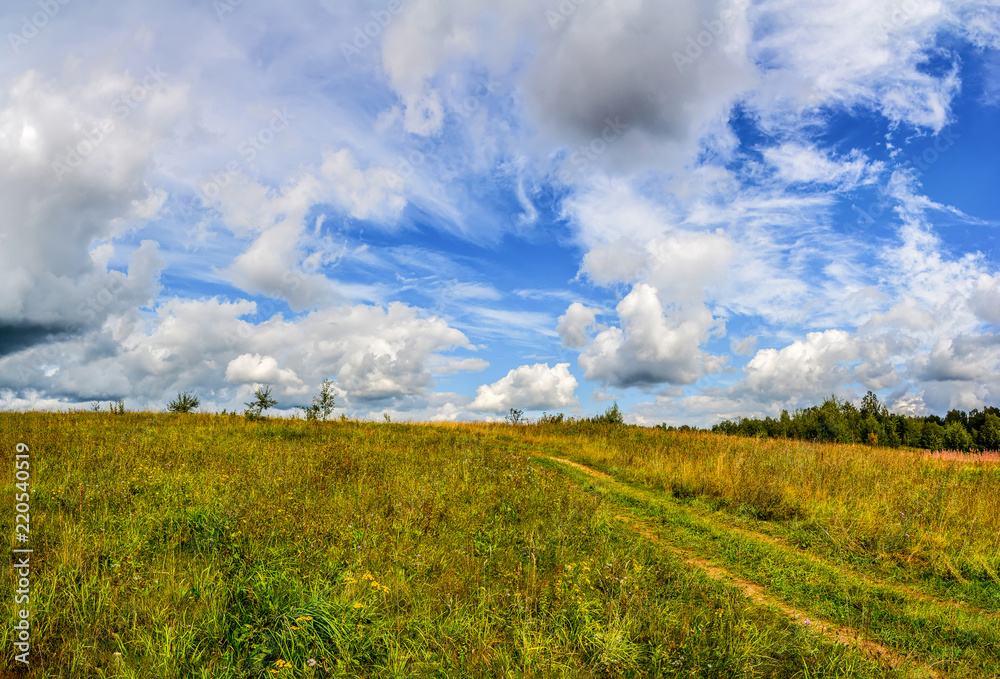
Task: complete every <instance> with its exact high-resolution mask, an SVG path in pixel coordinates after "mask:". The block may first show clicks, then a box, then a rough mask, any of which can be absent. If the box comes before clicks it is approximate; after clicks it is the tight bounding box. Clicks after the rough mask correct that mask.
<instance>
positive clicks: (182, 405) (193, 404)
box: [167, 391, 201, 413]
mask: <svg viewBox="0 0 1000 679" xmlns="http://www.w3.org/2000/svg"><path fill="white" fill-rule="evenodd" d="M200 404H201V401H199V400H198V397H197V396H195V395H194V394H189V393H188V392H186V391H183V392H181V393H179V394H177V398H175V399H174V400H173V401H171V402H170V403H168V404H167V412H171V413H189V412H191V411H192V410H194V409H195V408H197V407H198V406H199V405H200Z"/></svg>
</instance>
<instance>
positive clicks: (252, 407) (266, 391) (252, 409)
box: [243, 387, 278, 420]
mask: <svg viewBox="0 0 1000 679" xmlns="http://www.w3.org/2000/svg"><path fill="white" fill-rule="evenodd" d="M253 395H254V396H256V397H257V400H256V401H250V402H249V403H244V404H243V405H245V406H246V407H247V409H246V410H245V411H243V415H244V416H245V417H246V418H247V419H248V420H256V419H258V418H260V417H262V416H263V414H264V411H265V410H267V409H269V408H273V407H274V406H276V405H278V402H277V401H276V400H275V399H273V398H271V387H267V388H264V387H257V389H256V391H254V392H253Z"/></svg>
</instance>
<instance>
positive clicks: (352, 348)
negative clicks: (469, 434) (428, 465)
mask: <svg viewBox="0 0 1000 679" xmlns="http://www.w3.org/2000/svg"><path fill="white" fill-rule="evenodd" d="M257 312H258V309H257V305H256V304H254V303H252V302H235V303H229V302H221V301H218V300H202V301H190V300H188V301H185V300H176V299H175V300H168V301H166V302H164V303H162V304H161V305H160V306H159V307H158V308H157V310H156V317H155V318H154V319H151V320H149V321H146V320H144V319H142V318H141V317H140V316H139V314H138V313H137V312H132V313H130V314H126V315H124V316H122V317H120V318H118V319H117V320H116V321H115V322H114V323H110V324H108V325H107V326H106V327H105V328H104V329H102V330H100V331H94V332H91V333H88V334H87V335H84V336H81V337H76V338H70V339H66V340H63V341H60V342H56V343H53V344H48V345H45V346H39V347H35V348H32V349H28V350H25V351H21V352H19V353H17V354H13V355H11V356H6V357H3V358H0V381H2V382H3V383H4V384H6V385H9V386H10V387H11V388H12V389H15V390H16V391H17V393H19V394H23V393H26V392H27V391H29V390H35V391H39V392H41V391H45V392H48V393H51V394H56V395H60V396H63V397H65V398H68V399H71V400H73V401H75V402H80V401H84V402H85V401H90V400H94V399H110V398H118V397H126V396H127V397H128V398H129V399H131V400H133V401H134V402H137V403H138V404H139V405H142V406H149V407H154V408H156V407H162V404H163V403H164V402H165V400H166V399H167V398H169V397H171V396H172V395H174V394H176V393H177V391H181V390H195V391H196V392H198V393H199V395H200V396H201V397H202V400H203V401H204V402H205V403H206V407H208V406H207V404H209V403H214V404H218V407H223V406H225V407H231V406H233V405H236V404H238V403H239V398H240V394H241V392H239V391H234V390H233V384H234V383H236V384H251V383H270V384H273V385H274V386H275V388H276V390H275V396H276V397H277V398H278V399H279V402H280V403H281V405H282V407H287V406H288V405H289V401H291V402H292V403H295V404H297V403H300V402H301V401H302V399H303V398H304V396H303V394H305V393H306V392H308V391H310V390H313V389H316V388H318V385H319V384H320V383H321V382H322V381H323V380H324V379H326V378H331V379H333V380H335V384H336V389H337V390H338V393H339V394H342V395H343V397H344V399H345V402H346V403H350V404H354V406H355V407H357V406H359V405H361V404H364V403H370V402H373V401H380V402H390V401H395V400H400V399H404V400H405V399H407V398H410V397H419V396H422V395H424V394H426V392H427V390H428V389H429V388H430V387H431V386H432V385H433V377H432V372H431V368H432V366H433V365H435V364H438V365H440V364H441V363H442V362H444V361H446V360H447V359H446V358H445V356H443V355H442V354H445V353H446V352H448V351H449V350H451V349H453V348H456V347H461V348H466V349H471V348H472V346H471V345H470V344H469V341H468V339H467V338H466V337H465V335H463V334H462V333H461V332H459V331H458V330H455V329H453V328H451V327H449V326H448V325H447V324H446V323H445V322H443V321H441V320H440V319H436V318H422V317H421V315H420V313H419V311H418V310H417V309H414V308H412V307H408V306H406V305H403V304H399V303H393V304H390V305H388V306H387V307H385V308H380V307H372V306H353V307H348V306H342V307H331V308H330V309H326V310H322V311H314V312H312V313H310V314H308V315H306V316H304V317H302V318H301V319H297V320H294V321H286V320H284V319H282V318H281V317H280V316H276V317H273V318H271V319H269V320H267V321H264V322H258V323H256V324H255V323H254V322H252V321H253V320H254V318H253V317H254V316H255V315H257ZM52 367H57V368H58V371H57V372H55V373H54V374H53V375H51V376H48V377H46V375H45V373H46V372H47V371H48V370H50V369H51V368H52ZM455 367H458V368H461V369H463V370H467V369H474V368H476V367H478V365H476V364H470V363H461V362H459V363H458V365H457V366H455Z"/></svg>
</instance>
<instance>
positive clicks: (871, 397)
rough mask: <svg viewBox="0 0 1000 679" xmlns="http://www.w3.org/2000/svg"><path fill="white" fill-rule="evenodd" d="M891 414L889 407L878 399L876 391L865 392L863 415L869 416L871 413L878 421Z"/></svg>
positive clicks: (862, 403)
mask: <svg viewBox="0 0 1000 679" xmlns="http://www.w3.org/2000/svg"><path fill="white" fill-rule="evenodd" d="M888 414H889V411H888V409H887V408H886V407H885V406H884V405H882V403H881V402H879V400H878V396H876V395H875V392H873V391H869V392H868V393H867V394H865V397H864V398H863V399H861V415H862V416H863V417H867V416H869V415H871V416H872V417H874V418H875V419H876V420H878V421H880V422H881V421H882V420H883V419H885V417H886V416H887V415H888Z"/></svg>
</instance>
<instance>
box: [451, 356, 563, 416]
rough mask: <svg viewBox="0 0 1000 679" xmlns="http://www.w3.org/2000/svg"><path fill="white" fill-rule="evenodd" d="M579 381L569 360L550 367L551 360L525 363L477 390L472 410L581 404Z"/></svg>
mask: <svg viewBox="0 0 1000 679" xmlns="http://www.w3.org/2000/svg"><path fill="white" fill-rule="evenodd" d="M576 387H577V381H576V378H575V377H573V375H572V374H570V372H569V363H559V364H557V365H556V366H554V367H552V368H550V367H549V364H548V363H536V364H535V365H522V366H521V367H519V368H515V369H513V370H511V371H510V372H508V373H507V375H506V376H505V377H503V378H502V379H500V380H498V381H496V382H494V383H493V384H484V385H482V386H481V387H479V388H478V389H476V398H475V400H474V401H473V402H472V404H471V405H470V406H469V408H470V409H471V410H478V411H483V412H492V413H501V412H505V411H507V410H509V409H510V408H518V409H520V410H549V409H554V408H571V407H574V406H576V405H579V403H578V401H577V398H576Z"/></svg>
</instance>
